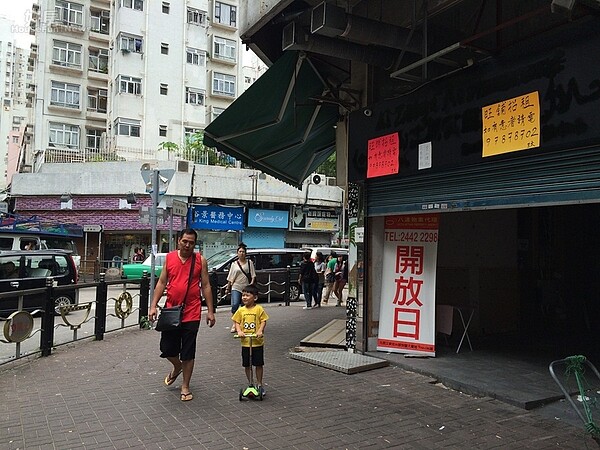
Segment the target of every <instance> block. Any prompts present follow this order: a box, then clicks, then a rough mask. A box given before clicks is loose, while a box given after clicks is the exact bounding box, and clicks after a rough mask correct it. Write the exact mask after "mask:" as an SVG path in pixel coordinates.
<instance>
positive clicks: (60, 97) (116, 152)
mask: <svg viewBox="0 0 600 450" xmlns="http://www.w3.org/2000/svg"><path fill="white" fill-rule="evenodd" d="M33 11H34V15H33V22H34V23H33V25H34V26H35V29H36V31H35V34H36V45H37V48H36V50H37V53H36V62H37V63H36V68H35V79H36V85H37V87H36V92H35V121H34V123H35V133H34V134H35V143H34V148H33V157H32V159H33V161H32V163H33V165H34V170H36V167H39V165H40V164H41V163H43V162H88V161H98V160H118V159H120V160H122V159H125V160H141V159H159V160H161V159H162V160H167V159H173V154H172V152H173V147H172V146H162V145H161V144H163V143H165V142H168V143H174V144H176V145H177V146H178V147H179V148H182V147H183V146H184V145H185V142H186V138H187V137H189V136H191V135H192V134H193V133H195V132H198V131H200V130H202V129H204V127H205V126H206V125H207V124H208V123H210V121H211V120H212V119H213V118H214V117H216V116H217V115H218V114H220V113H221V112H222V111H223V110H224V109H225V108H226V107H227V106H228V105H229V104H231V103H232V102H233V100H235V98H236V97H237V96H238V94H239V93H240V92H241V90H242V87H241V83H239V80H240V79H241V78H242V75H241V70H242V69H241V64H239V54H240V52H239V33H238V29H237V15H238V2H237V0H230V1H228V2H227V3H225V2H220V1H211V2H209V1H207V0H189V1H187V2H185V3H183V2H168V1H163V2H150V1H148V0H116V1H114V2H111V1H110V0H77V1H67V0H41V1H40V3H39V5H34V10H33Z"/></svg>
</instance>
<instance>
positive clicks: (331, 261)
mask: <svg viewBox="0 0 600 450" xmlns="http://www.w3.org/2000/svg"><path fill="white" fill-rule="evenodd" d="M336 263H337V254H336V253H335V252H334V251H332V252H331V253H330V254H329V256H328V257H327V266H326V267H325V295H324V296H323V303H324V304H327V302H328V301H329V297H330V296H331V293H332V292H334V287H335V265H336Z"/></svg>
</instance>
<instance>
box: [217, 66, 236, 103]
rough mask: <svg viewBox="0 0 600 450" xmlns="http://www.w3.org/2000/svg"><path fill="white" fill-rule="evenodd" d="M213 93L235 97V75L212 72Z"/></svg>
mask: <svg viewBox="0 0 600 450" xmlns="http://www.w3.org/2000/svg"><path fill="white" fill-rule="evenodd" d="M212 93H213V95H226V96H228V97H235V76H234V75H227V74H224V73H218V72H215V73H214V74H213V88H212Z"/></svg>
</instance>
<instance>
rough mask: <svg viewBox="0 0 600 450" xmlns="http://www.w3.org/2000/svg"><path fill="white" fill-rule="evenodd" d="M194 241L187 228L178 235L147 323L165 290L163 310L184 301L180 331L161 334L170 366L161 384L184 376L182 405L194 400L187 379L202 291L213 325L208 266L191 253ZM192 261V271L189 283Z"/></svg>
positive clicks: (157, 285)
mask: <svg viewBox="0 0 600 450" xmlns="http://www.w3.org/2000/svg"><path fill="white" fill-rule="evenodd" d="M196 239H197V235H196V231H194V230H192V229H191V228H186V229H185V230H183V231H182V232H181V233H179V238H178V240H177V247H178V250H174V251H172V252H169V253H168V254H167V257H166V260H165V264H164V266H163V268H162V271H161V273H160V277H159V278H158V282H157V283H156V287H155V288H154V298H153V299H152V304H151V305H150V311H149V313H148V319H149V320H151V321H155V320H156V318H157V314H156V313H157V306H158V302H159V301H160V299H161V297H162V294H163V292H164V291H165V288H166V290H167V300H166V303H165V307H170V306H176V305H179V304H181V303H182V302H183V300H184V299H185V306H184V309H183V320H182V325H181V328H180V329H177V330H173V331H163V332H162V334H161V337H160V351H161V354H160V357H161V358H166V359H168V360H169V362H170V363H171V364H172V365H173V368H172V370H171V372H169V374H168V375H167V376H166V377H165V380H164V383H165V385H167V386H170V385H171V384H173V383H174V382H175V380H176V379H177V377H178V376H179V374H181V373H183V382H182V383H181V397H180V398H181V400H182V401H184V402H185V401H189V400H192V399H193V398H194V396H193V395H192V392H191V391H190V379H191V378H192V372H193V371H194V360H195V355H196V336H197V335H198V328H199V327H200V317H201V314H202V307H201V306H202V305H201V298H200V289H202V295H203V296H204V299H205V300H206V306H207V309H208V312H207V315H206V323H207V324H208V325H209V326H210V327H211V328H212V327H213V326H214V325H215V312H214V307H213V296H212V290H211V287H210V281H209V277H208V266H207V264H206V259H205V258H204V256H202V255H201V254H198V253H194V246H195V245H196ZM194 258H195V262H194V268H193V273H192V276H191V279H190V271H191V269H192V260H193V259H194Z"/></svg>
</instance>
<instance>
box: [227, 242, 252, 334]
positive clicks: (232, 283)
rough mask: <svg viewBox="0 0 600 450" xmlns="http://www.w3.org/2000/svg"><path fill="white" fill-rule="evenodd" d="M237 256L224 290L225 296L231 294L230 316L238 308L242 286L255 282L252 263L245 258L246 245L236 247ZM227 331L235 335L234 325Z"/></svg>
mask: <svg viewBox="0 0 600 450" xmlns="http://www.w3.org/2000/svg"><path fill="white" fill-rule="evenodd" d="M237 256H238V259H237V261H234V262H232V263H231V265H230V266H229V274H228V275H227V287H226V288H225V294H227V293H229V292H231V314H235V312H236V311H237V310H238V308H239V307H240V303H241V302H242V290H243V289H244V286H247V285H249V284H254V283H255V282H256V270H255V268H254V263H253V262H252V260H250V259H247V258H246V244H244V243H240V244H239V245H238V249H237ZM229 331H231V332H232V333H235V323H233V324H232V325H231V329H230V330H229Z"/></svg>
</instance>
